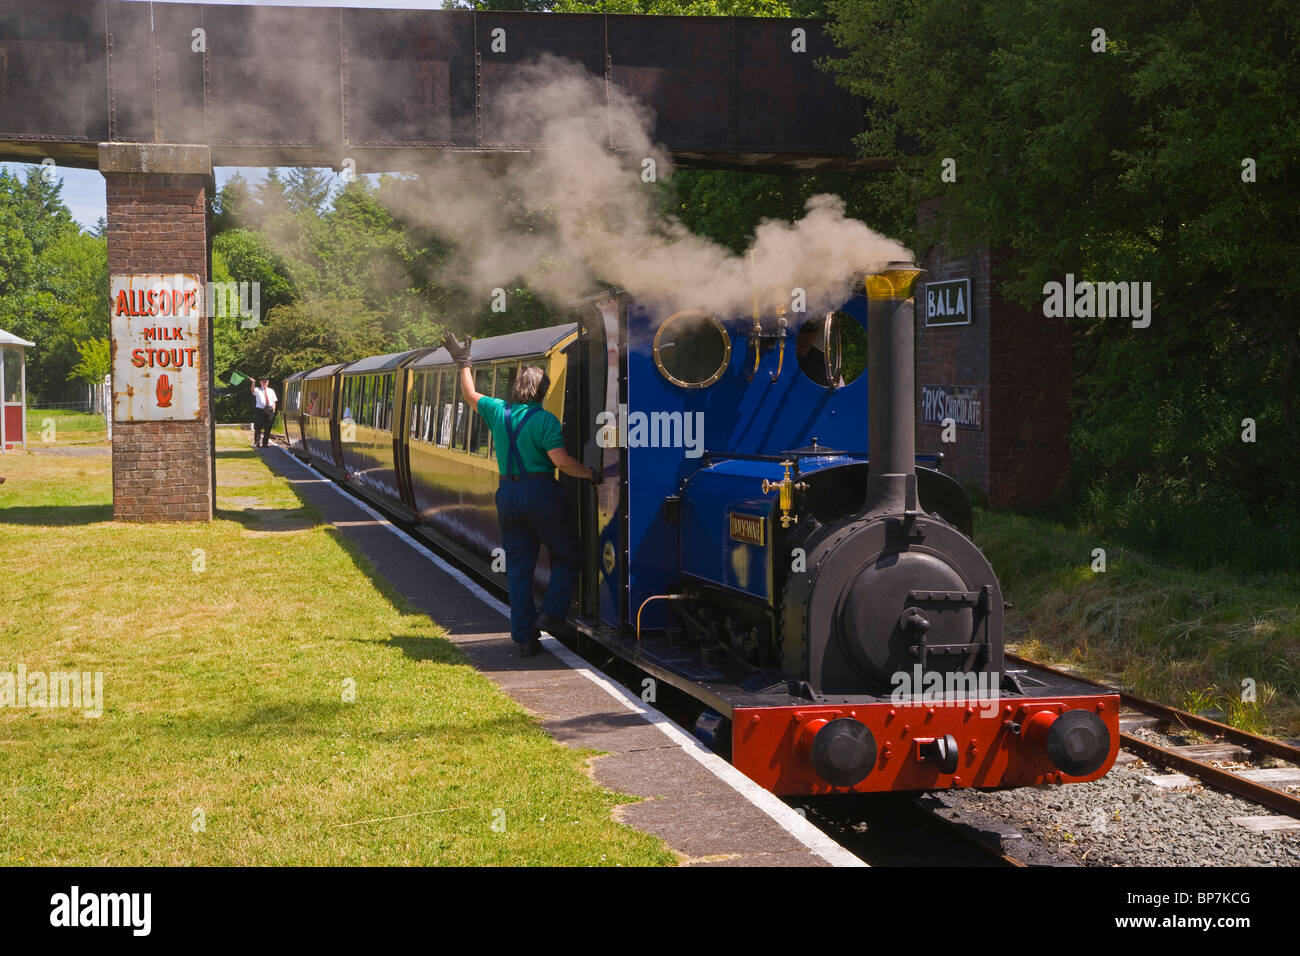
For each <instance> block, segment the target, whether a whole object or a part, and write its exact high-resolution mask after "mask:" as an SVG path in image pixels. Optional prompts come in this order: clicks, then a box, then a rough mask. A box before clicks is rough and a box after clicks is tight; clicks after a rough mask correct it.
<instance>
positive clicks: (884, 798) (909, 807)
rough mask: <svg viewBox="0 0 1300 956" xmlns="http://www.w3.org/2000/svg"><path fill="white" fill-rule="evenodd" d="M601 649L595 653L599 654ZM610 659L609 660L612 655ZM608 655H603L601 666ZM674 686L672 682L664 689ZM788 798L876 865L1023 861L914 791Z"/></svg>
mask: <svg viewBox="0 0 1300 956" xmlns="http://www.w3.org/2000/svg"><path fill="white" fill-rule="evenodd" d="M270 444H271V445H272V446H278V447H279V448H281V449H283V450H284V451H286V452H288V451H289V447H288V443H287V442H286V441H285V440H284V438H283V436H279V435H275V434H272V435H271V437H270ZM321 474H322V475H323V476H324V477H326V478H327V479H329V480H331V481H334V483H335V484H336V485H337V486H338V487H340V488H342V489H343V490H345V491H346V492H348V494H349V495H351V496H352V497H354V498H356V499H357V500H358V501H361V502H364V503H365V504H366V505H367V506H368V507H370V508H373V509H375V510H377V511H379V512H381V513H382V514H383V515H384V517H385V518H387V519H388V520H389V521H391V522H393V524H395V525H396V526H398V527H400V528H402V529H403V530H405V531H407V532H408V533H410V532H413V531H414V530H415V528H414V525H412V524H411V523H410V522H409V521H408V520H406V519H405V518H404V517H402V516H401V515H398V514H396V513H394V512H392V511H390V510H389V509H388V508H386V507H384V505H383V504H382V502H380V501H378V500H376V499H374V498H371V497H369V496H366V495H362V494H359V493H358V492H357V490H356V489H355V488H353V487H351V486H350V485H348V484H347V483H345V482H339V481H337V480H335V479H334V478H332V477H331V476H329V475H325V474H324V473H321ZM419 540H420V542H421V543H422V544H424V545H426V546H428V547H429V548H431V549H432V550H433V551H434V552H435V553H437V554H438V555H439V556H440V557H441V558H443V560H445V561H447V562H448V563H450V564H452V565H453V566H454V567H456V568H457V569H458V570H460V571H461V572H462V573H464V574H466V575H467V576H469V577H470V578H471V579H472V580H474V581H475V582H477V583H478V584H479V585H480V586H481V587H483V588H484V589H486V590H487V591H489V592H490V593H492V594H494V595H495V596H496V597H498V598H499V599H501V600H503V601H504V600H508V597H509V596H508V594H507V592H506V589H505V588H504V587H503V586H502V585H501V583H500V581H499V580H493V579H491V578H488V577H486V576H484V575H482V574H480V573H479V572H478V571H477V569H475V568H474V567H472V566H471V565H468V564H466V563H464V562H463V561H461V560H460V559H459V557H458V556H457V555H456V554H455V553H454V552H453V551H450V550H448V549H446V548H443V547H441V546H440V545H439V544H438V543H437V542H436V541H435V540H433V539H431V538H428V537H424V536H419ZM552 636H553V637H556V639H557V640H560V641H561V643H563V644H564V645H565V646H567V647H569V649H570V650H572V651H574V653H577V654H578V655H579V656H581V657H583V658H584V659H586V660H587V661H588V663H590V664H591V665H592V666H593V667H595V668H597V669H598V670H600V671H601V672H602V673H604V674H605V675H606V676H608V677H610V678H611V679H613V680H616V681H618V682H619V683H620V684H622V685H623V686H624V687H626V688H628V689H629V690H631V691H632V692H633V693H639V692H640V689H641V685H640V682H639V680H638V679H636V678H635V677H630V676H629V675H627V674H622V673H619V672H618V671H617V670H611V669H609V667H608V666H605V665H603V664H602V661H601V660H599V659H596V658H594V657H593V656H592V655H591V654H589V653H583V648H582V647H581V646H580V644H579V641H578V640H577V639H576V637H577V635H576V634H573V633H571V634H569V635H567V636H565V637H561V636H559V635H554V634H553V635H552ZM598 656H599V655H597V657H598ZM611 660H613V659H612V658H611ZM608 663H609V661H606V665H607V664H608ZM666 690H669V691H671V688H666ZM656 706H657V707H658V708H659V709H660V710H661V711H662V712H663V713H664V714H665V715H666V716H668V717H669V719H671V720H673V721H674V722H675V723H677V725H678V726H679V727H681V728H682V730H684V731H685V732H686V733H688V734H689V733H692V721H691V720H689V719H684V717H689V714H688V713H687V712H686V711H684V710H680V709H679V708H677V707H675V706H673V704H672V699H671V697H670V698H669V699H668V700H661V701H659V702H656ZM788 802H790V803H792V804H793V805H796V806H800V805H802V806H803V812H804V815H805V816H806V817H807V819H808V820H809V821H810V822H812V823H813V824H814V825H816V826H817V827H818V828H819V829H821V830H822V831H823V832H824V833H826V834H827V835H828V836H830V837H831V838H832V839H834V840H836V841H837V842H839V843H840V844H841V845H843V846H844V847H845V848H846V849H848V850H849V851H850V852H852V853H854V854H855V855H857V856H859V857H860V858H862V859H864V860H867V861H868V862H869V863H871V865H874V866H936V865H938V866H1015V867H1020V866H1026V865H1033V864H1032V863H1030V864H1026V863H1024V862H1022V861H1020V860H1018V859H1016V858H1014V857H1012V856H1011V855H1009V854H1007V853H1005V852H1003V850H1002V849H1001V847H1000V845H999V843H998V840H997V839H996V834H993V833H991V832H988V833H984V834H983V835H982V834H981V831H980V828H973V827H972V826H970V825H969V824H968V823H963V822H961V821H958V820H956V819H951V818H949V817H948V816H945V815H944V814H943V813H942V812H937V811H939V810H940V808H936V807H930V806H925V805H923V804H922V802H921V800H920V799H918V798H917V797H915V796H914V795H911V794H863V795H859V797H858V800H857V801H855V802H853V803H852V806H850V805H849V802H847V801H841V802H839V803H838V804H837V803H836V802H835V801H834V800H827V799H825V798H821V799H809V798H805V799H802V800H799V799H793V798H792V799H791V800H789V801H788Z"/></svg>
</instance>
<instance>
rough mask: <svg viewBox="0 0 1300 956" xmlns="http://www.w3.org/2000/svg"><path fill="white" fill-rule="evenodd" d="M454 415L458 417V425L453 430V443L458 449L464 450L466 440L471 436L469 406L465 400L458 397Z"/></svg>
mask: <svg viewBox="0 0 1300 956" xmlns="http://www.w3.org/2000/svg"><path fill="white" fill-rule="evenodd" d="M453 415H454V416H455V419H456V425H455V429H454V431H453V432H452V438H451V445H452V447H453V448H455V449H457V450H458V451H464V450H465V444H466V441H467V440H468V438H469V416H470V411H469V407H468V406H467V405H466V404H465V403H464V402H463V401H460V400H459V399H457V401H456V410H455V412H453Z"/></svg>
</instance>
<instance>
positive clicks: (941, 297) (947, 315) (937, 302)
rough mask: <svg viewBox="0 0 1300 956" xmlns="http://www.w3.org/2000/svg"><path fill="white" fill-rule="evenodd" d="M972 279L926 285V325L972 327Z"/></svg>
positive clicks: (951, 280) (928, 283)
mask: <svg viewBox="0 0 1300 956" xmlns="http://www.w3.org/2000/svg"><path fill="white" fill-rule="evenodd" d="M970 311H971V306H970V279H950V280H948V281H947V282H927V283H926V284H925V324H926V325H927V326H935V325H970Z"/></svg>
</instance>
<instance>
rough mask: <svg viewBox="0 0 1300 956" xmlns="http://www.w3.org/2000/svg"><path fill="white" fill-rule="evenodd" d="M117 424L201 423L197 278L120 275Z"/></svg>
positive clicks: (113, 304)
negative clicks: (199, 420) (175, 421)
mask: <svg viewBox="0 0 1300 956" xmlns="http://www.w3.org/2000/svg"><path fill="white" fill-rule="evenodd" d="M109 289H110V300H109V302H110V304H109V309H110V312H111V314H112V320H113V321H112V327H113V420H114V421H117V422H145V421H152V422H157V421H172V420H182V421H183V420H193V419H196V418H198V417H199V370H200V369H201V368H202V356H203V347H204V343H203V340H202V339H201V338H200V325H199V319H200V318H202V316H203V307H204V303H203V284H202V283H201V282H200V281H199V277H198V276H196V275H115V276H113V277H112V279H111V281H110V284H109Z"/></svg>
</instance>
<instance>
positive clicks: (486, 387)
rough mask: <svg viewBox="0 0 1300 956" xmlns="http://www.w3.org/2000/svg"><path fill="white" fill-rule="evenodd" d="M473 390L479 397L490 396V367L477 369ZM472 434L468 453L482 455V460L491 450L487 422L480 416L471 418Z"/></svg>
mask: <svg viewBox="0 0 1300 956" xmlns="http://www.w3.org/2000/svg"><path fill="white" fill-rule="evenodd" d="M474 388H475V390H476V391H478V393H479V394H481V395H491V394H492V366H490V365H489V366H488V367H487V368H483V369H479V370H478V371H477V372H475V373H474ZM472 427H473V434H472V435H471V436H470V442H469V447H470V451H472V452H474V453H475V454H479V455H482V456H483V457H484V458H486V457H487V456H488V453H489V452H490V451H491V448H492V432H491V430H490V429H489V428H488V426H487V422H486V421H485V420H484V418H483V416H482V415H474V416H473V422H472Z"/></svg>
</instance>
